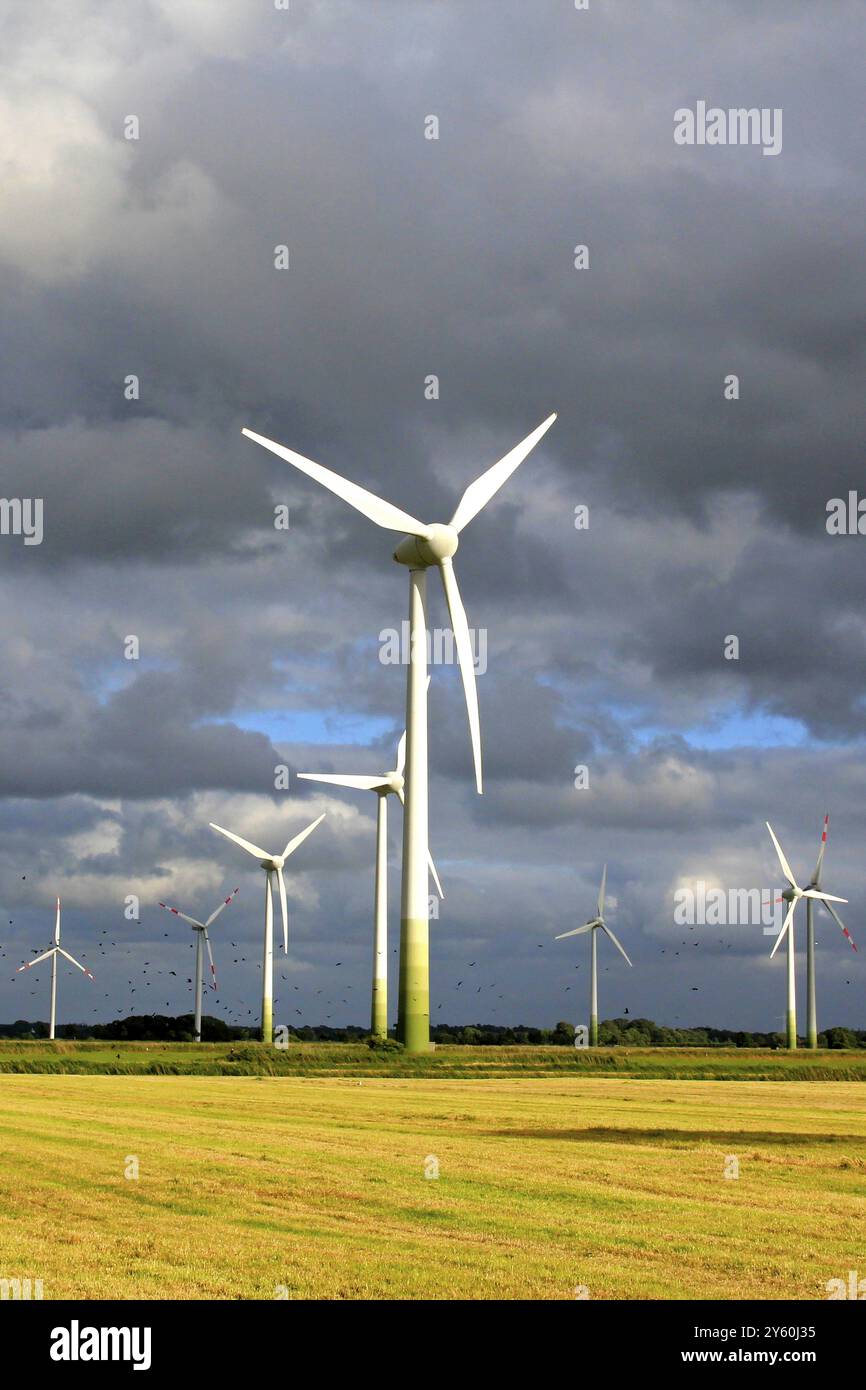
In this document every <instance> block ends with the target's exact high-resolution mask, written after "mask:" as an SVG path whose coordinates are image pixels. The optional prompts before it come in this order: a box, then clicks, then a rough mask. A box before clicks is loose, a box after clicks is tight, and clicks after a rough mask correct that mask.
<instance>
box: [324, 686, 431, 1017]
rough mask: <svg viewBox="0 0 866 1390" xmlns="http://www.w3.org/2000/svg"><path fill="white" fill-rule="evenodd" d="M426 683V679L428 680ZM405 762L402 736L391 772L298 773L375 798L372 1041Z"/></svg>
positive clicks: (384, 975)
mask: <svg viewBox="0 0 866 1390" xmlns="http://www.w3.org/2000/svg"><path fill="white" fill-rule="evenodd" d="M428 682H429V677H428ZM405 762H406V734H405V732H404V733H403V735H402V736H401V738H400V742H399V744H398V746H397V765H396V767H395V768H394V770H393V771H392V772H384V773H382V774H381V775H379V776H374V777H361V776H353V775H351V774H346V775H343V774H340V775H337V774H334V773H329V772H299V773H298V776H299V777H302V778H303V779H304V780H305V781H307V782H328V783H331V784H332V785H333V786H336V787H354V788H355V789H356V790H358V791H371V792H375V793H376V796H377V799H378V807H377V814H376V876H375V887H374V891H373V994H372V1002H371V1009H370V1032H371V1033H372V1035H373V1037H375V1038H387V1036H388V796H389V794H391V793H393V794H394V795H395V796H396V797H397V799H398V800H399V802H400V804H401V805H405V798H404V795H403V769H404V767H405ZM427 865H428V868H429V870H430V873H431V874H432V875H433V882H434V883H435V884H436V892H437V893H438V894H439V897H440V898H444V896H445V894H444V893H443V892H442V885H441V883H440V882H439V875H438V874H437V872H436V865H435V864H434V863H433V860H432V858H431V856H430V851H429V849H428V851H427Z"/></svg>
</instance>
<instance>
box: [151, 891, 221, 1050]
mask: <svg viewBox="0 0 866 1390" xmlns="http://www.w3.org/2000/svg"><path fill="white" fill-rule="evenodd" d="M237 895H238V889H237V888H236V889H235V891H234V892H233V893H229V896H228V897H227V898H224V899H223V901H222V902H221V903H220V905H219V907H218V908H217V909H216V910H215V911H214V912H212V913H211V915H210V917H208V919H207V921H206V922H200V921H199V920H198V918H197V917H188V916H187V915H186V913H185V912H181V911H180V908H177V907H169V905H168V903H160V907H164V908H165V910H166V912H173V913H174V915H175V917H182V918H183V920H184V922H189V924H190V926H191V927H192V929H193V931H194V932H195V994H194V998H195V1040H196V1042H201V996H202V989H203V985H204V959H203V957H204V950H205V947H206V948H207V958H208V960H209V962H210V984H211V989H212V990H214V991H215V990H216V987H217V984H216V967H215V966H214V963H213V951H212V950H211V948H210V937H209V936H208V934H207V929H208V927H209V926H211V925H212V924H213V923H214V922H215V921H216V919H217V917H219V915H220V913H221V912H222V910H223V908H226V907H228V905H229V903H230V902H232V900H233V899H234V898H236V897H237Z"/></svg>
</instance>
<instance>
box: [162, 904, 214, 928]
mask: <svg viewBox="0 0 866 1390" xmlns="http://www.w3.org/2000/svg"><path fill="white" fill-rule="evenodd" d="M159 906H160V907H164V908H165V910H166V912H173V913H174V915H175V917H182V918H183V920H184V921H185V922H189V924H190V926H191V927H203V926H204V922H200V921H199V920H198V918H197V917H187V915H186V913H185V912H181V910H180V908H179V907H169V905H168V903H160V904H159Z"/></svg>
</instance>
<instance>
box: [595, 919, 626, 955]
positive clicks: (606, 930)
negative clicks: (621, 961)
mask: <svg viewBox="0 0 866 1390" xmlns="http://www.w3.org/2000/svg"><path fill="white" fill-rule="evenodd" d="M601 929H602V931H603V932H604V934H605V935H606V936H609V937H610V939H611V941H612V942H613V944H614V946H615V947H616V949H617V950H618V951H619V953H620V955H621V956H624V957H625V960H626V963H627V964H628V965H631V961H630V960H629V958H628V956H627V955H626V954H625V951H624V950H623V948H622V946H621V945H620V943H619V942H618V941H617V939H616V937H615V936H614V934H613V932H612V931H611V929H610V927H609V926H607V924H606V923H604V922H602V924H601Z"/></svg>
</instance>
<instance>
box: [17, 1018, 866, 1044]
mask: <svg viewBox="0 0 866 1390" xmlns="http://www.w3.org/2000/svg"><path fill="white" fill-rule="evenodd" d="M194 1026H195V1025H194V1019H193V1015H192V1014H180V1015H179V1016H178V1017H176V1018H172V1017H169V1016H167V1015H165V1014H133V1015H131V1016H130V1017H129V1018H122V1019H117V1020H116V1021H115V1022H113V1023H63V1024H60V1025H59V1026H58V1028H57V1036H58V1038H65V1039H67V1040H70V1041H72V1040H79V1041H82V1042H87V1041H93V1042H98V1041H100V1040H103V1041H106V1042H192V1041H193V1040H194V1036H195V1035H194ZM287 1031H288V1035H289V1038H290V1039H294V1040H295V1041H297V1042H332V1043H341V1042H344V1043H358V1042H363V1041H365V1039H366V1038H367V1036H368V1031H369V1030H368V1029H366V1028H359V1027H354V1026H352V1025H350V1026H349V1027H347V1028H328V1027H326V1026H325V1025H319V1026H318V1027H311V1026H305V1027H301V1028H294V1027H291V1026H290V1027H289V1028H288V1030H287ZM258 1036H259V1033H258V1029H257V1028H240V1027H233V1026H231V1025H230V1024H228V1023H224V1022H223V1020H222V1019H221V1018H212V1017H210V1016H209V1015H205V1016H204V1017H203V1018H202V1039H203V1041H204V1042H255V1041H256V1040H257V1039H258ZM0 1037H2V1038H47V1037H48V1025H47V1023H43V1022H30V1021H28V1020H27V1019H17V1020H16V1022H15V1023H5V1024H0ZM430 1037H431V1040H432V1041H433V1042H437V1043H448V1044H453V1045H455V1046H461V1045H464V1046H469V1047H523V1046H527V1047H551V1046H552V1047H574V1043H575V1029H574V1025H573V1024H572V1023H567V1022H565V1021H564V1020H561V1021H560V1022H559V1023H557V1024H556V1026H555V1027H554V1028H531V1027H529V1025H527V1024H522V1023H521V1024H518V1025H517V1026H516V1027H507V1026H505V1025H503V1024H498V1023H470V1024H449V1023H439V1024H433V1025H432V1026H431V1028H430ZM598 1041H599V1045H600V1046H601V1047H763V1048H783V1047H785V1045H786V1039H785V1035H784V1034H783V1033H753V1032H744V1031H740V1030H734V1029H731V1028H709V1027H699V1028H668V1027H667V1026H666V1025H664V1024H661V1023H654V1022H653V1020H652V1019H651V1018H609V1019H605V1020H604V1022H603V1023H600V1024H599V1029H598ZM818 1046H819V1047H827V1048H852V1047H853V1048H856V1047H866V1029H863V1028H826V1029H825V1030H824V1031H823V1032H822V1033H819V1034H818Z"/></svg>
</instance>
